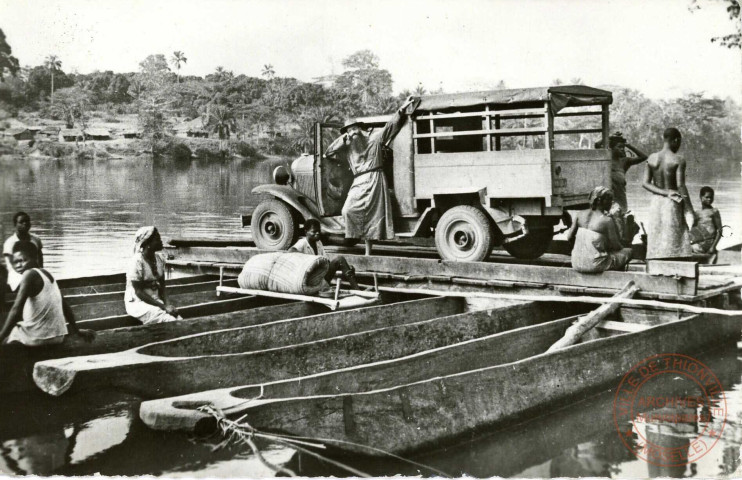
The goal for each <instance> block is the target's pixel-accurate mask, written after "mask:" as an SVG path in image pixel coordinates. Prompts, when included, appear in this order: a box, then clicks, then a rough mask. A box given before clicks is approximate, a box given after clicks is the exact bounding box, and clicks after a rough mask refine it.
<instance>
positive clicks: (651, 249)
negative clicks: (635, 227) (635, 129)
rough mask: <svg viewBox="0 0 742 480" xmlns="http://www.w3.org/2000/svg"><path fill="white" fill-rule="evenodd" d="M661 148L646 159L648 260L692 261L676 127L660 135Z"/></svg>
mask: <svg viewBox="0 0 742 480" xmlns="http://www.w3.org/2000/svg"><path fill="white" fill-rule="evenodd" d="M663 139H664V146H663V148H662V150H660V151H659V152H656V153H653V154H651V155H650V156H649V159H648V160H647V169H646V170H645V172H644V183H643V187H644V188H645V189H646V190H648V191H649V192H651V193H652V200H651V202H650V204H649V219H648V221H647V260H651V259H682V258H688V259H690V258H692V256H693V253H692V251H691V247H690V232H689V231H688V224H687V222H686V220H685V218H684V214H685V213H687V214H688V215H694V216H695V212H694V211H693V205H692V204H691V201H690V198H689V196H688V188H687V187H686V186H685V159H684V158H682V157H681V156H679V155H678V154H677V152H678V150H680V144H681V142H682V137H681V135H680V132H679V131H678V129H677V128H668V129H666V130H665V132H664V133H663Z"/></svg>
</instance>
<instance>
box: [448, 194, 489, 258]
mask: <svg viewBox="0 0 742 480" xmlns="http://www.w3.org/2000/svg"><path fill="white" fill-rule="evenodd" d="M493 237H494V235H493V232H492V224H491V222H490V220H489V218H488V217H487V214H485V213H484V212H483V211H482V210H481V209H479V208H477V207H474V206H471V205H459V206H457V207H453V208H451V209H449V210H446V212H445V213H444V214H443V215H442V216H441V218H440V220H438V224H437V225H436V227H435V247H436V249H437V250H438V254H439V255H440V256H441V258H442V259H443V260H451V261H454V262H481V261H482V260H485V259H486V258H487V257H488V256H489V254H490V252H491V251H492V239H493Z"/></svg>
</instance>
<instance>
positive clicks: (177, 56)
mask: <svg viewBox="0 0 742 480" xmlns="http://www.w3.org/2000/svg"><path fill="white" fill-rule="evenodd" d="M170 63H172V64H173V65H175V69H176V70H177V71H178V83H180V66H181V65H182V64H184V63H188V59H187V58H186V56H185V54H184V53H183V52H181V51H180V50H176V51H174V52H173V56H172V58H170Z"/></svg>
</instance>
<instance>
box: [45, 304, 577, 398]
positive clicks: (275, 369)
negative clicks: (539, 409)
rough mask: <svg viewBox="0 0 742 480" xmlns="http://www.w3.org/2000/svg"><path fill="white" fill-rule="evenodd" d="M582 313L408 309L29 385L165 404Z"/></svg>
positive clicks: (184, 348) (118, 357)
mask: <svg viewBox="0 0 742 480" xmlns="http://www.w3.org/2000/svg"><path fill="white" fill-rule="evenodd" d="M586 308H587V307H585V306H584V305H581V304H567V303H558V304H550V303H541V302H538V303H536V302H521V303H517V304H516V305H511V307H507V308H502V307H500V308H490V309H486V310H477V311H467V309H466V303H465V302H464V301H463V300H462V299H452V298H432V299H421V300H412V301H406V302H401V303H397V304H390V305H381V306H375V307H366V308H362V309H358V310H350V311H342V312H334V313H328V314H323V315H316V316H312V317H305V318H299V319H291V320H285V321H280V322H272V323H266V324H262V325H257V326H254V327H245V328H235V329H230V330H223V331H218V332H209V333H205V334H200V335H192V336H189V337H182V338H178V339H174V340H169V341H166V342H159V343H154V344H150V345H146V346H144V347H139V348H136V349H131V350H127V351H125V352H119V353H114V354H109V355H92V356H85V357H76V358H65V359H57V360H49V361H45V362H39V363H37V364H36V366H35V368H34V374H33V376H34V381H35V382H36V385H38V386H39V387H40V388H41V389H42V390H43V391H45V392H47V393H50V394H52V395H61V394H63V393H65V392H66V391H68V390H73V391H81V390H89V389H100V388H118V389H122V390H124V391H127V392H131V393H135V394H138V395H141V396H143V397H146V398H161V397H166V396H172V395H180V394H185V393H192V392H198V391H202V390H208V389H214V388H220V387H226V386H233V385H243V384H251V383H258V382H267V381H272V380H280V379H286V378H292V377H302V376H306V375H311V374H315V373H320V372H323V371H328V370H335V369H338V368H346V367H350V366H353V365H361V364H364V363H370V362H375V361H381V360H388V359H392V358H398V357H402V356H405V355H410V354H413V353H418V352H422V351H425V350H429V349H431V348H437V347H441V346H445V345H450V344H454V343H458V342H461V341H465V340H469V339H472V338H477V337H482V336H486V335H490V334H492V333H495V332H498V331H502V330H503V329H505V328H508V329H509V328H513V327H514V326H523V325H531V324H534V323H543V322H545V321H548V320H552V319H554V318H562V317H564V316H566V312H567V311H570V310H571V311H581V310H582V311H584V310H585V309H586Z"/></svg>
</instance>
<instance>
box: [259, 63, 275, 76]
mask: <svg viewBox="0 0 742 480" xmlns="http://www.w3.org/2000/svg"><path fill="white" fill-rule="evenodd" d="M261 75H262V76H264V77H265V78H267V79H268V80H272V79H273V77H275V76H276V71H275V70H274V69H273V65H271V64H270V63H268V64H266V65H263V72H262V73H261Z"/></svg>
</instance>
